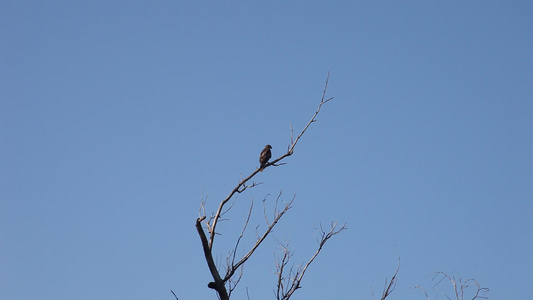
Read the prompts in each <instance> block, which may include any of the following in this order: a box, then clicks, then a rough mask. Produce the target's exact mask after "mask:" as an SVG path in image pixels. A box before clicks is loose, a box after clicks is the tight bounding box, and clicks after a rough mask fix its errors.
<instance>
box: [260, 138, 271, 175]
mask: <svg viewBox="0 0 533 300" xmlns="http://www.w3.org/2000/svg"><path fill="white" fill-rule="evenodd" d="M270 149H272V146H270V145H266V146H265V149H263V151H261V155H259V163H260V164H261V166H260V170H259V171H261V172H263V169H264V168H265V165H266V164H267V163H268V160H269V159H270V158H271V157H272V153H271V152H270Z"/></svg>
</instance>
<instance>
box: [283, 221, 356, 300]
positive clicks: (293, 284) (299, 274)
mask: <svg viewBox="0 0 533 300" xmlns="http://www.w3.org/2000/svg"><path fill="white" fill-rule="evenodd" d="M343 230H346V224H343V225H342V227H341V228H339V229H337V222H334V223H331V229H330V231H329V232H328V233H326V232H325V231H324V230H323V229H322V226H321V227H320V240H319V242H318V249H317V250H316V252H315V254H314V255H313V256H312V257H311V259H309V261H308V262H307V263H306V264H305V266H304V267H303V268H299V269H298V270H297V271H296V273H295V274H294V276H291V273H292V268H291V270H290V271H289V276H288V278H287V279H288V280H289V283H290V287H289V288H288V290H285V286H284V284H283V281H285V280H284V279H285V277H284V274H283V269H284V267H285V266H286V265H287V262H288V259H289V257H290V254H287V252H286V251H287V250H285V254H284V256H283V259H282V263H281V264H280V267H278V272H277V274H278V288H277V290H278V293H277V297H278V300H288V299H289V298H290V297H291V296H292V294H294V292H295V291H296V290H297V289H299V288H300V282H301V281H302V279H303V277H304V275H305V272H306V271H307V268H309V266H310V265H311V263H312V262H313V261H314V260H315V258H316V257H317V256H318V254H320V251H322V247H324V245H325V244H326V242H327V241H328V240H329V239H330V238H331V237H333V236H335V235H337V234H339V233H340V232H341V231H343ZM291 277H292V278H291ZM280 290H281V298H280V292H279V291H280Z"/></svg>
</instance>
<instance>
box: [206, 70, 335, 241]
mask: <svg viewBox="0 0 533 300" xmlns="http://www.w3.org/2000/svg"><path fill="white" fill-rule="evenodd" d="M328 81H329V72H328V76H327V77H326V84H325V85H324V92H323V93H322V99H321V100H320V104H319V105H318V109H317V110H316V112H315V114H314V115H313V117H312V118H311V120H310V121H309V122H308V123H307V125H306V126H305V127H304V129H303V130H302V132H300V134H299V135H298V136H297V137H296V139H293V136H292V126H291V143H290V145H289V147H288V149H287V153H285V154H283V155H281V156H280V157H278V158H276V159H275V160H273V161H271V162H269V163H267V164H266V165H265V166H264V167H263V169H265V168H267V167H269V166H277V165H279V164H277V163H278V162H279V161H281V160H282V159H284V158H285V157H287V156H291V155H292V154H293V153H294V148H295V147H296V144H297V143H298V141H299V140H300V138H301V137H302V136H303V135H304V133H305V132H306V131H307V128H309V126H310V125H311V124H312V123H314V122H316V117H317V116H318V113H319V112H320V109H321V108H322V105H324V104H326V103H327V102H329V101H330V100H333V97H331V98H327V99H326V91H327V89H328ZM259 172H260V169H256V170H255V171H254V172H252V174H250V175H249V176H248V177H246V178H244V179H241V181H239V183H238V184H237V186H236V187H235V188H233V190H231V192H230V193H229V195H228V196H227V197H226V198H225V199H224V200H222V202H220V205H219V206H218V210H217V212H216V213H215V216H214V217H213V220H212V221H211V224H207V228H208V230H209V234H210V236H209V249H213V242H214V240H215V235H216V227H217V224H218V221H219V219H220V215H221V213H222V209H223V208H224V205H226V203H227V202H228V201H229V200H230V199H231V198H232V197H233V196H234V195H235V193H241V192H243V191H244V190H245V189H246V188H248V187H253V186H255V185H256V184H255V183H254V184H252V185H250V186H247V185H246V183H247V182H248V181H249V180H250V179H252V177H254V176H255V175H256V174H257V173H259Z"/></svg>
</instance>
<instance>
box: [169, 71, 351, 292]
mask: <svg viewBox="0 0 533 300" xmlns="http://www.w3.org/2000/svg"><path fill="white" fill-rule="evenodd" d="M328 79H329V74H328V77H327V79H326V83H325V86H324V92H323V94H322V99H321V101H320V104H319V105H318V109H317V110H316V112H315V113H314V115H313V116H312V118H311V120H310V121H309V122H308V123H307V125H306V126H305V127H304V128H303V130H302V131H301V132H300V134H298V136H296V138H294V135H293V129H292V125H291V138H290V144H289V146H288V147H287V152H286V153H284V154H283V155H281V156H280V157H278V158H276V159H274V160H272V161H270V162H268V163H267V164H265V165H264V166H262V168H261V169H263V170H264V169H267V168H268V167H271V166H281V165H284V164H285V163H284V162H282V160H283V159H285V158H287V157H289V156H291V155H292V154H293V153H294V149H295V147H296V145H297V143H298V141H299V140H300V138H302V136H303V135H304V133H305V132H306V131H307V129H308V128H309V126H310V125H311V124H312V123H314V122H316V117H317V115H318V114H319V112H320V109H321V108H322V106H323V105H324V104H326V103H328V102H329V101H331V100H332V99H333V98H326V91H327V87H328ZM260 171H262V170H260V169H256V170H255V171H253V172H252V173H251V174H250V175H248V176H247V177H245V178H243V179H241V180H240V181H239V183H238V184H237V186H235V187H234V188H233V189H232V190H231V191H230V193H229V195H228V196H227V197H226V198H225V199H223V200H222V201H221V202H220V204H219V206H218V209H217V211H216V212H215V213H214V214H212V215H211V216H210V217H207V215H206V212H205V208H204V202H202V205H201V209H200V217H199V218H198V219H197V220H196V230H197V231H198V235H199V236H200V241H201V244H202V249H203V253H204V257H205V260H206V262H207V266H208V268H209V272H210V273H211V276H212V277H213V281H211V282H209V283H208V285H207V286H208V287H209V288H211V289H214V290H215V291H216V292H217V294H218V297H219V298H220V299H221V300H229V299H230V296H231V293H232V291H233V290H234V289H235V287H236V286H237V285H238V283H239V281H240V279H241V277H242V275H243V273H242V267H243V265H244V264H245V263H246V262H247V261H248V259H250V257H251V256H252V255H253V254H254V253H255V251H256V250H257V249H258V247H259V246H260V245H261V244H262V243H263V241H265V239H266V237H267V236H269V234H270V233H271V232H272V230H273V228H274V227H275V226H276V224H278V222H279V221H280V219H281V218H282V217H283V216H284V215H285V213H286V212H287V211H288V210H289V209H291V206H292V203H293V201H294V196H293V197H292V199H291V200H290V201H288V202H287V203H285V204H284V205H283V206H282V207H280V208H279V209H278V203H279V202H280V198H281V196H282V194H281V193H279V195H278V196H277V198H276V207H275V208H274V215H273V217H272V218H271V219H270V220H269V219H268V218H267V215H266V213H265V220H266V229H265V230H264V232H262V233H260V234H258V235H257V239H256V241H255V244H254V245H253V246H252V247H251V248H250V249H249V250H248V251H244V254H243V255H242V256H238V255H237V248H238V247H239V243H240V241H241V239H242V238H243V236H244V234H245V231H246V228H247V226H248V223H249V221H250V217H251V214H252V208H253V203H252V205H251V206H250V210H249V213H248V216H247V219H246V220H245V223H244V226H243V229H242V231H241V234H240V236H239V238H238V239H237V241H236V244H235V246H234V248H233V249H232V250H231V251H229V253H230V254H229V255H228V257H227V258H226V268H225V270H223V273H222V272H221V270H219V268H218V267H217V265H216V264H215V261H214V259H213V245H214V243H215V237H216V236H217V235H218V234H219V233H218V232H217V225H218V223H219V222H220V221H221V217H222V216H223V215H224V214H225V213H226V212H227V211H228V210H230V209H231V208H232V206H233V204H235V203H234V202H232V203H231V204H228V202H230V200H232V199H233V198H234V196H236V195H237V194H240V193H242V192H244V191H245V190H247V189H248V188H252V187H254V186H256V185H258V184H259V183H256V182H254V181H251V180H252V178H253V177H254V176H255V175H256V174H257V173H259V172H260ZM228 206H229V207H228ZM344 229H346V227H345V224H343V225H340V226H338V225H337V222H333V223H332V224H331V227H330V229H328V230H327V231H324V230H322V229H320V237H319V239H318V248H317V250H316V252H315V254H314V255H313V256H312V257H311V258H310V259H309V261H308V262H307V263H306V264H305V265H304V266H303V267H301V268H298V269H297V270H294V269H293V268H292V267H291V268H290V271H289V272H287V271H288V270H287V268H285V267H286V266H287V265H288V262H289V259H290V257H291V254H290V251H288V250H287V248H286V247H285V248H283V249H284V250H283V257H282V259H281V260H280V261H278V262H277V266H276V267H277V274H278V283H277V289H276V291H277V292H275V294H276V296H277V298H278V299H279V300H281V299H283V300H288V299H289V298H290V297H291V296H292V294H293V293H294V292H295V291H296V290H297V289H298V288H300V282H301V281H302V278H303V276H304V274H305V272H306V271H307V269H308V267H309V265H310V264H311V263H312V262H313V260H314V259H315V258H316V257H317V256H318V254H319V253H320V251H321V250H322V248H323V246H324V244H325V243H326V242H327V241H328V240H329V239H330V238H331V237H333V236H334V235H336V234H338V233H340V232H341V231H343V230H344ZM174 296H175V294H174ZM176 298H177V297H176Z"/></svg>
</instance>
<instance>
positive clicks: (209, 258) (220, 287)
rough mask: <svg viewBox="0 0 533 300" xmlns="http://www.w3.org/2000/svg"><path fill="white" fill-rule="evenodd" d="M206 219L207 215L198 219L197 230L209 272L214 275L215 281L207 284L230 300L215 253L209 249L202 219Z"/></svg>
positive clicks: (223, 299)
mask: <svg viewBox="0 0 533 300" xmlns="http://www.w3.org/2000/svg"><path fill="white" fill-rule="evenodd" d="M204 219H205V216H203V217H200V218H198V219H196V230H197V231H198V235H200V240H201V241H202V248H203V249H204V256H205V260H206V262H207V266H208V267H209V272H211V276H213V280H214V282H210V283H209V284H208V285H207V286H208V287H209V288H212V289H214V290H216V291H217V292H218V294H219V295H220V299H221V300H228V299H229V295H228V292H227V291H226V287H225V286H224V282H223V281H222V279H221V278H220V274H218V270H217V267H216V265H215V261H214V260H213V255H212V254H211V249H209V245H208V242H207V237H206V236H205V233H204V229H203V227H202V221H203V220H204Z"/></svg>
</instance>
